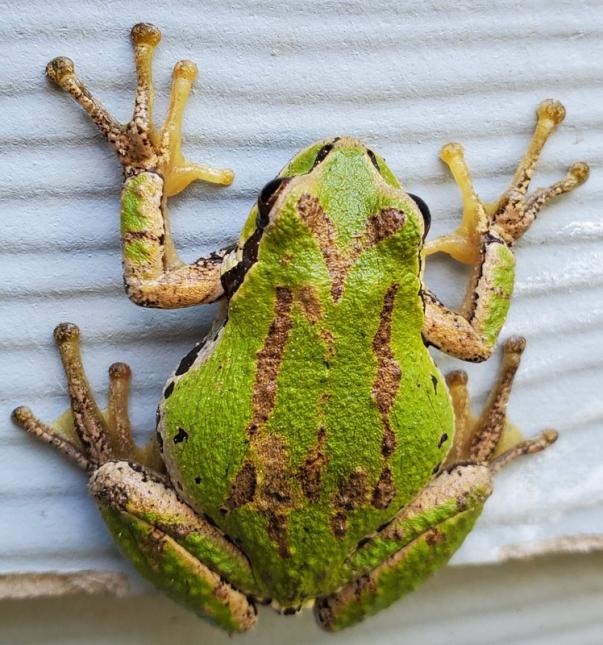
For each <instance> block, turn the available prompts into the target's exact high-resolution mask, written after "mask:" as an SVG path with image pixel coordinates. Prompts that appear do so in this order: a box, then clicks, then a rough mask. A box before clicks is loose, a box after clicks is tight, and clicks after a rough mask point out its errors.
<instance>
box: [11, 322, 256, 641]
mask: <svg viewBox="0 0 603 645" xmlns="http://www.w3.org/2000/svg"><path fill="white" fill-rule="evenodd" d="M55 339H56V341H57V345H58V347H59V351H60V353H61V358H62V361H63V366H64V368H65V373H66V375H67V383H68V389H69V396H70V399H71V410H70V414H69V415H68V416H69V419H67V418H64V419H63V421H62V422H61V423H58V424H53V425H47V424H45V423H44V422H42V421H40V420H39V419H37V418H36V417H35V416H34V415H33V414H32V413H31V411H30V410H29V409H28V408H24V407H20V408H17V409H16V410H15V411H14V418H15V420H16V421H17V423H19V425H21V426H22V427H23V428H24V429H25V430H27V431H28V432H30V433H31V434H33V435H35V436H37V437H38V438H40V439H42V440H43V441H45V442H47V443H50V444H52V445H54V446H55V447H57V448H58V449H59V450H61V451H62V452H63V453H65V454H66V455H67V456H68V457H70V458H71V459H72V460H73V461H75V463H77V464H78V465H79V466H80V467H81V468H82V469H84V470H86V471H87V472H88V473H89V474H90V483H89V489H90V492H91V493H92V495H93V496H94V497H95V499H96V501H97V503H98V506H99V509H100V511H101V513H102V515H103V518H104V520H105V523H106V524H107V526H108V528H109V530H110V531H111V533H112V534H113V537H114V538H115V541H116V542H117V543H118V544H119V545H120V547H121V548H122V549H123V550H124V551H125V552H126V554H127V555H128V556H129V557H130V559H131V560H132V562H133V563H134V565H135V566H136V568H137V569H138V570H139V571H140V573H141V574H142V575H143V576H145V577H146V578H147V579H148V580H150V581H151V582H153V583H154V584H155V585H157V586H158V587H159V588H161V589H163V590H164V591H165V592H166V593H167V594H168V595H170V596H171V597H172V598H174V600H176V601H178V602H180V603H181V604H184V605H186V606H187V607H188V608H190V609H192V610H193V611H195V612H196V613H198V614H200V615H202V616H206V617H209V618H210V619H211V620H213V621H214V622H215V623H216V624H217V625H219V626H220V627H222V628H223V629H225V630H227V631H229V632H233V631H245V630H247V629H249V628H250V627H251V626H252V625H253V624H254V623H255V617H256V612H255V608H254V606H253V603H252V602H250V601H249V600H248V598H247V594H250V593H253V592H254V591H255V583H254V577H253V573H252V571H251V567H250V565H249V562H248V560H247V558H246V557H245V556H244V555H243V554H242V553H241V552H240V551H239V550H238V549H237V548H236V547H235V546H234V544H232V543H231V542H230V541H228V540H227V539H226V538H225V537H224V536H223V535H222V533H221V532H220V531H219V530H218V529H217V528H216V527H215V526H214V525H213V524H211V523H210V522H209V521H207V520H206V519H205V518H204V517H203V516H200V515H198V514H197V513H195V512H194V511H193V510H192V509H191V508H190V507H189V506H187V505H186V504H184V503H183V502H182V501H180V500H179V499H178V497H177V495H176V493H175V491H174V490H173V488H172V487H171V486H170V484H169V481H168V479H167V477H166V476H165V475H164V474H163V461H162V459H161V455H160V452H159V447H158V444H157V442H156V441H155V440H152V441H151V442H150V444H149V446H147V448H145V449H142V448H139V447H137V446H136V445H135V443H134V441H133V439H132V435H131V432H130V422H129V418H128V409H127V391H128V382H129V378H130V370H129V368H128V366H127V365H125V364H124V363H115V364H113V365H112V366H111V367H110V368H109V378H110V385H109V406H108V410H107V411H106V413H103V412H101V411H100V410H99V408H98V405H97V404H96V401H95V399H94V396H93V394H92V392H91V390H90V386H89V384H88V381H87V379H86V375H85V372H84V368H83V366H82V362H81V357H80V350H79V330H78V328H77V327H76V326H75V325H72V324H69V323H63V324H61V325H59V326H58V327H57V328H56V329H55ZM124 460H127V461H124Z"/></svg>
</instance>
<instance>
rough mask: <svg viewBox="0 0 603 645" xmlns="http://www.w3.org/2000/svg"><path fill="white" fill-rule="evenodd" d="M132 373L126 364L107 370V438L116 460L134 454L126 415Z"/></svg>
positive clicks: (118, 364)
mask: <svg viewBox="0 0 603 645" xmlns="http://www.w3.org/2000/svg"><path fill="white" fill-rule="evenodd" d="M131 376H132V371H131V370H130V367H129V366H128V365H126V363H113V365H111V367H110V368H109V402H108V407H107V426H108V438H109V443H110V445H111V451H112V453H113V455H114V457H115V458H116V459H127V458H128V457H129V456H131V455H132V453H133V452H134V440H133V439H132V428H131V426H130V417H129V414H128V396H129V385H130V378H131Z"/></svg>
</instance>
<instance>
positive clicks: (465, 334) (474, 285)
mask: <svg viewBox="0 0 603 645" xmlns="http://www.w3.org/2000/svg"><path fill="white" fill-rule="evenodd" d="M537 115H538V120H537V123H536V128H535V131H534V135H533V137H532V141H531V142H530V145H529V147H528V150H527V152H526V154H525V155H524V157H523V159H522V160H521V162H520V164H519V166H518V168H517V171H516V173H515V176H514V178H513V181H512V183H511V186H510V188H509V189H508V190H507V191H506V192H505V193H504V194H503V196H502V197H501V198H500V199H499V200H498V201H497V202H495V203H493V204H485V203H483V202H482V201H481V200H480V199H479V197H478V196H477V194H476V192H475V190H474V188H473V183H472V181H471V176H470V174H469V170H468V168H467V166H466V164H465V159H464V155H463V148H462V147H461V146H460V145H459V144H456V143H452V144H448V145H446V146H444V147H443V148H442V152H441V158H442V160H443V161H444V162H445V163H446V164H447V165H448V166H449V168H450V170H451V172H452V175H453V177H454V179H455V181H456V182H457V184H458V186H459V188H460V191H461V197H462V202H463V218H462V221H461V224H460V226H459V227H458V229H457V230H456V232H455V233H452V234H450V235H444V236H442V237H440V238H438V239H436V240H434V241H432V242H429V243H428V244H426V246H425V253H426V254H427V255H430V254H433V253H437V252H444V253H448V254H449V255H451V256H452V257H453V258H455V259H456V260H458V261H459V262H463V263H465V264H470V265H472V266H473V271H472V274H471V279H470V281H469V284H468V287H467V291H466V294H465V299H464V302H463V304H462V306H461V308H460V311H459V312H455V311H452V310H450V309H448V308H447V307H445V306H444V305H443V304H442V303H441V302H440V301H439V300H438V299H437V298H436V297H435V296H434V295H433V294H431V293H430V292H429V291H427V290H425V292H424V299H425V324H424V328H423V335H424V337H425V339H426V340H427V341H428V342H429V343H430V344H432V345H434V346H436V347H438V348H440V349H442V350H443V351H445V352H447V353H449V354H452V355H454V356H457V357H459V358H463V359H466V360H476V361H479V360H484V359H485V358H487V357H488V356H489V355H490V353H491V352H492V349H493V348H494V345H495V342H496V338H497V337H498V333H499V332H500V329H501V327H502V325H503V323H504V321H505V318H506V315H507V311H508V308H509V301H510V298H511V294H512V291H513V284H514V279H515V260H514V257H513V253H512V251H511V247H512V246H513V244H514V243H515V242H516V241H517V240H518V239H519V238H520V237H521V236H522V235H523V234H524V233H525V232H526V231H527V229H528V228H529V227H530V225H531V224H532V222H533V221H534V220H535V218H536V216H537V215H538V212H539V211H540V209H541V208H542V207H543V206H544V205H545V204H546V203H547V202H549V201H550V200H551V199H553V198H555V197H557V196H559V195H562V194H563V193H567V192H570V191H572V190H573V189H574V188H576V187H577V186H579V185H580V184H582V183H583V182H584V181H586V179H587V178H588V166H587V164H585V163H582V162H580V163H575V164H573V165H572V166H571V167H570V169H569V171H568V174H567V176H566V177H565V178H564V179H562V180H561V181H558V182H557V183H555V184H553V185H552V186H549V187H548V188H539V189H538V190H536V191H535V192H534V193H533V194H532V195H530V196H528V195H527V191H528V187H529V184H530V179H531V178H532V175H533V173H534V168H535V166H536V162H537V160H538V157H539V155H540V152H541V150H542V148H543V146H544V144H545V142H546V140H547V138H548V137H549V135H550V134H551V133H552V132H553V131H554V130H555V129H556V127H557V126H558V125H559V123H561V121H563V119H564V117H565V109H564V108H563V106H562V105H561V103H559V102H558V101H552V100H548V101H543V102H542V103H541V104H540V105H539V107H538V111H537Z"/></svg>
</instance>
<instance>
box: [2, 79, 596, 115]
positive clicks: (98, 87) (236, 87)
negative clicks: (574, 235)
mask: <svg viewBox="0 0 603 645" xmlns="http://www.w3.org/2000/svg"><path fill="white" fill-rule="evenodd" d="M131 80H132V75H131V73H130V74H126V73H124V74H123V75H120V76H119V77H117V78H114V79H112V80H110V81H109V80H105V81H103V80H102V79H97V80H96V81H95V82H93V83H92V82H91V83H90V85H91V89H93V90H94V92H95V93H98V94H101V93H103V92H120V93H123V94H126V93H127V94H132V92H133V87H132V82H131ZM601 85H603V81H602V80H601V77H600V76H599V75H597V73H596V71H595V70H593V71H592V72H591V71H590V70H589V71H586V70H571V73H568V74H563V75H561V76H559V75H558V74H557V75H555V74H553V73H551V74H550V76H545V75H542V74H540V75H538V76H536V77H534V78H530V77H526V78H523V77H520V78H517V77H514V76H511V77H509V79H508V81H506V82H505V83H501V84H500V85H496V84H490V85H489V86H486V87H484V86H483V84H481V83H480V84H476V83H475V82H470V81H460V82H459V81H457V82H456V83H454V82H453V83H444V82H443V81H442V82H436V83H434V85H433V86H427V87H421V88H420V89H419V90H418V94H409V88H408V86H407V85H406V84H404V83H400V85H399V86H397V85H395V86H393V87H392V86H391V82H388V84H387V85H386V86H383V87H382V86H380V85H379V84H377V83H375V84H374V85H373V86H372V87H370V88H369V87H367V88H366V89H365V88H363V87H361V86H359V87H358V88H357V91H356V92H344V91H340V90H339V89H338V88H337V87H336V86H330V87H329V88H328V91H325V89H324V87H322V86H320V85H317V87H316V88H315V89H314V88H305V90H303V91H302V90H300V88H299V87H297V86H290V87H286V86H284V87H283V88H282V89H281V91H280V92H278V93H277V92H274V93H271V95H270V104H271V106H278V105H289V106H291V105H299V106H304V107H308V106H313V105H321V104H324V102H325V101H326V100H328V101H329V106H331V105H341V106H344V107H346V108H347V107H348V106H350V105H353V104H357V103H359V102H360V103H365V102H369V103H371V104H373V103H374V104H375V105H376V107H377V106H379V105H383V104H388V103H392V102H395V103H397V104H400V103H402V102H405V103H406V102H408V100H409V99H410V100H412V101H416V100H417V99H418V100H425V99H442V100H444V99H445V100H450V99H456V98H459V97H463V98H465V99H470V97H472V96H478V97H487V96H497V95H498V94H500V92H501V91H504V92H513V93H522V92H530V93H534V92H535V91H537V90H539V89H542V91H543V94H544V92H545V91H546V92H547V96H548V92H550V89H551V87H554V88H555V92H556V93H557V95H558V96H559V95H561V93H562V92H563V91H566V90H572V89H580V90H582V89H584V88H586V89H589V88H590V87H592V88H599V87H601ZM39 89H40V86H38V85H30V86H21V87H17V88H15V86H14V85H11V84H8V85H4V84H3V83H2V82H1V81H0V97H2V96H5V97H17V96H29V95H32V94H36V93H37V92H38V91H39ZM268 89H269V88H263V87H260V88H256V87H255V86H251V85H250V86H246V85H242V84H240V83H239V84H232V85H231V84H229V83H228V82H224V81H223V82H222V83H220V84H219V85H216V84H214V85H213V86H212V87H210V88H206V91H210V92H212V93H214V94H219V95H220V97H221V98H222V100H224V101H230V100H232V99H233V98H234V99H235V100H239V101H245V102H246V103H247V104H248V103H249V102H250V101H251V102H255V103H257V104H259V105H262V104H263V103H264V101H265V100H266V91H267V90H268ZM309 89H312V90H313V91H308V90H309Z"/></svg>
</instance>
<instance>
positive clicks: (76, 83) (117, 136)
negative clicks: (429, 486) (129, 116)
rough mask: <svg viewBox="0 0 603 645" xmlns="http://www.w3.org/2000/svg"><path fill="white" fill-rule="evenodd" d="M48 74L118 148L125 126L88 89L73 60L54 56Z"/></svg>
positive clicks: (47, 68)
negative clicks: (78, 74) (78, 75)
mask: <svg viewBox="0 0 603 645" xmlns="http://www.w3.org/2000/svg"><path fill="white" fill-rule="evenodd" d="M46 75H47V76H48V78H50V79H51V80H52V81H53V82H54V83H56V84H57V85H58V86H59V87H60V88H61V89H62V90H64V91H65V92H67V93H68V94H70V95H71V96H72V97H73V98H74V99H75V101H77V103H79V104H80V105H81V106H82V107H83V108H84V110H85V111H86V112H87V113H88V115H89V116H90V118H91V120H92V121H93V123H94V124H95V125H96V126H97V127H98V129H99V130H100V132H101V134H102V135H103V136H104V137H105V139H106V140H107V141H108V142H109V143H110V144H111V146H112V147H114V148H116V149H118V148H119V146H120V145H121V144H122V141H123V139H124V131H125V127H124V126H123V125H122V124H121V123H119V121H117V120H116V119H115V118H114V117H113V116H112V115H111V113H110V112H109V111H108V110H107V109H106V108H105V107H104V105H103V104H102V103H101V102H100V101H99V100H97V99H95V98H94V97H93V96H92V94H91V93H90V92H89V91H88V90H87V89H86V87H85V86H84V84H83V83H82V82H81V81H80V80H79V78H78V77H77V76H76V74H75V65H74V63H73V61H72V60H71V59H70V58H67V57H65V56H59V57H57V58H54V59H53V60H51V61H50V63H48V65H47V66H46Z"/></svg>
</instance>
